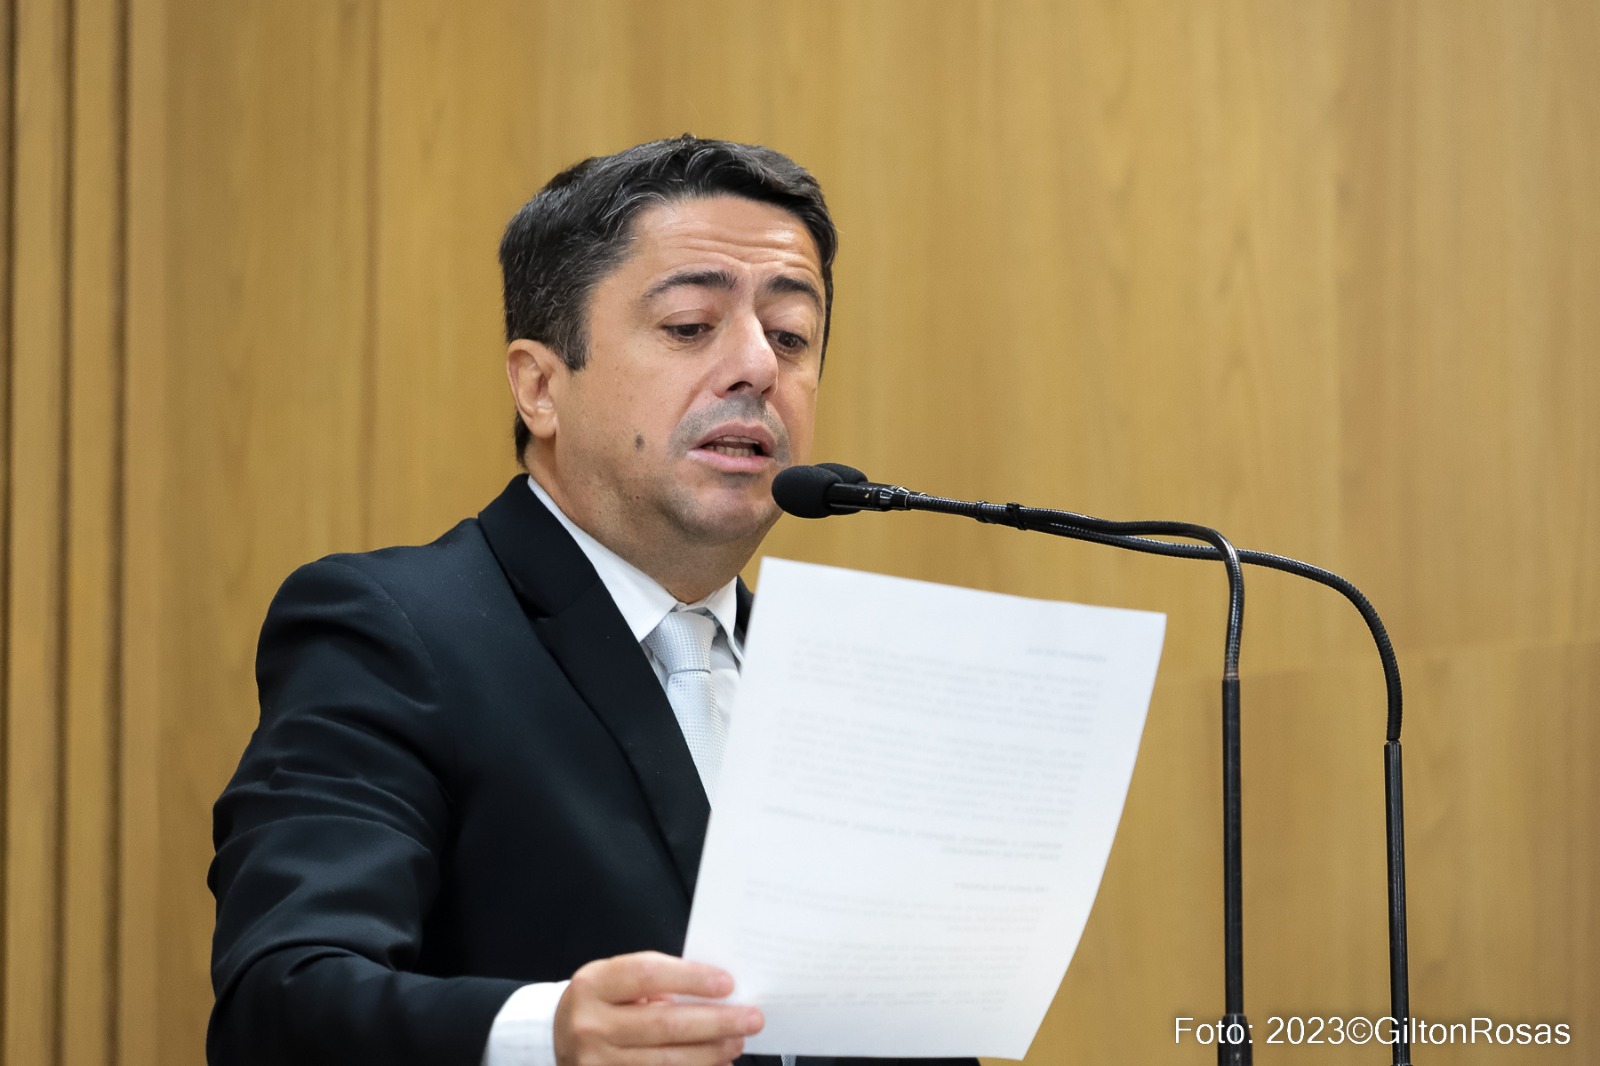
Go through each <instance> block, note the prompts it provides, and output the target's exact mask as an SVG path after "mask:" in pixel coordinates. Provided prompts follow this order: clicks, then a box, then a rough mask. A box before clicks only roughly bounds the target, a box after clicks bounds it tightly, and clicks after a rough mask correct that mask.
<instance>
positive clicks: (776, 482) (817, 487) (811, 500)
mask: <svg viewBox="0 0 1600 1066" xmlns="http://www.w3.org/2000/svg"><path fill="white" fill-rule="evenodd" d="M829 465H832V464H829ZM845 469H846V470H849V469H850V468H849V467H845ZM854 473H857V474H859V473H861V471H859V470H857V471H854ZM843 480H844V478H842V477H840V476H839V474H838V473H837V472H835V471H833V470H828V469H826V468H825V467H821V466H791V467H789V468H788V469H787V470H780V471H778V476H777V477H775V478H773V479H772V498H773V499H774V500H776V501H777V503H778V506H779V507H781V508H783V509H784V510H785V511H786V512H788V513H789V514H792V515H794V516H795V517H796V518H827V517H828V516H829V515H831V514H836V513H837V512H836V511H834V509H833V508H832V507H831V506H829V504H828V488H829V486H831V485H837V484H839V482H841V481H843ZM863 480H865V476H864V475H863Z"/></svg>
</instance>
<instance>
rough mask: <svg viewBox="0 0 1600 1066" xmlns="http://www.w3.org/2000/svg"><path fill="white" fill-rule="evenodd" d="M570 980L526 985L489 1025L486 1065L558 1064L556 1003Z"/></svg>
mask: <svg viewBox="0 0 1600 1066" xmlns="http://www.w3.org/2000/svg"><path fill="white" fill-rule="evenodd" d="M566 990H567V982H566V981H549V982H545V983H541V984H533V985H523V986H522V987H521V988H519V989H517V990H516V991H515V992H513V993H511V998H510V999H508V1000H506V1001H505V1004H504V1006H502V1007H501V1008H500V1013H499V1014H496V1015H495V1016H494V1024H493V1025H491V1026H490V1027H489V1043H488V1045H487V1046H485V1047H484V1049H483V1066H556V1041H555V1022H556V1004H557V1003H559V1002H561V994H562V993H563V992H565V991H566Z"/></svg>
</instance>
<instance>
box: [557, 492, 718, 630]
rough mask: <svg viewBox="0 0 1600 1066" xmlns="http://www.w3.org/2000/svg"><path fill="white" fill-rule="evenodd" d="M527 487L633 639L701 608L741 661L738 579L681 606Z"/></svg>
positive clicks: (651, 579) (646, 575) (641, 572)
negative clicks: (679, 612) (675, 613)
mask: <svg viewBox="0 0 1600 1066" xmlns="http://www.w3.org/2000/svg"><path fill="white" fill-rule="evenodd" d="M528 488H530V489H532V490H533V494H534V495H535V496H537V497H538V498H539V502H540V503H542V504H544V505H545V506H546V507H548V508H549V509H550V513H551V514H553V515H555V516H556V521H558V522H560V523H561V525H562V528H564V529H565V530H566V531H567V532H568V533H570V534H571V535H572V539H573V540H575V541H577V543H578V548H579V549H580V550H581V551H582V552H583V554H584V555H585V556H586V557H587V558H588V560H589V564H590V565H591V566H593V567H594V570H595V573H597V574H599V575H600V582H601V584H603V585H605V587H606V591H607V592H609V593H610V594H611V599H612V600H613V601H615V602H616V605H617V610H619V611H621V612H622V620H623V621H624V622H626V623H627V624H628V629H629V631H630V632H632V633H633V639H634V640H637V641H639V642H640V643H641V644H642V643H643V642H644V638H645V637H648V636H649V635H650V634H651V632H653V631H654V630H655V628H656V626H657V625H659V624H660V622H661V619H663V618H665V617H666V616H667V614H668V613H670V612H671V611H672V610H673V609H674V608H676V607H680V606H683V607H691V608H704V609H705V610H706V611H707V612H708V613H709V614H710V615H711V617H713V618H715V619H716V620H717V625H719V626H721V627H722V632H723V634H724V635H725V636H726V638H727V641H728V647H729V648H730V649H732V651H733V655H734V658H735V660H742V659H743V656H744V651H743V649H742V648H740V647H739V641H738V639H737V638H736V637H735V636H734V633H735V629H734V626H735V624H736V623H737V621H738V617H739V594H738V578H735V579H734V580H732V581H730V582H728V583H727V584H726V585H723V586H722V587H721V588H719V589H717V590H716V591H715V592H713V593H712V594H711V595H709V596H707V597H706V598H705V599H703V600H701V601H700V602H698V603H690V604H682V603H680V602H679V601H678V598H677V597H676V596H674V595H673V594H672V593H670V592H668V591H667V590H666V589H665V588H662V586H661V583H660V582H658V581H657V580H656V579H655V578H653V577H651V576H650V575H649V574H647V573H645V572H644V571H643V570H640V569H639V568H638V567H637V566H634V565H633V564H632V563H630V562H628V560H626V559H624V558H623V557H622V556H620V555H618V554H617V553H616V552H614V551H612V550H611V549H610V548H608V547H606V546H605V545H604V544H601V543H600V542H599V541H598V540H596V539H595V538H594V537H593V536H591V535H590V534H589V533H588V531H586V530H584V529H583V528H582V527H581V526H579V525H578V524H577V523H576V522H574V521H573V520H572V519H570V518H568V517H567V516H566V513H565V512H563V511H562V510H561V508H559V507H557V506H556V502H555V501H554V500H552V499H551V498H550V494H549V493H548V492H546V491H545V489H544V486H543V485H541V484H539V483H538V482H537V481H535V480H534V479H533V476H532V475H529V477H528Z"/></svg>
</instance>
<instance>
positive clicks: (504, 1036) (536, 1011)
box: [483, 477, 743, 1066]
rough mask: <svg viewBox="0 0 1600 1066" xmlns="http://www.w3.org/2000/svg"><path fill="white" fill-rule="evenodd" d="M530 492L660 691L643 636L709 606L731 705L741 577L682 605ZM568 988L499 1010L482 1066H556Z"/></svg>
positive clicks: (717, 663)
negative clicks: (569, 542)
mask: <svg viewBox="0 0 1600 1066" xmlns="http://www.w3.org/2000/svg"><path fill="white" fill-rule="evenodd" d="M528 488H530V489H532V490H533V494H534V495H535V496H537V497H539V502H540V503H542V504H544V505H545V506H546V507H547V508H549V509H550V513H551V514H553V515H555V516H556V519H557V521H559V522H560V523H561V525H562V527H563V528H565V529H566V531H567V532H568V533H570V534H571V535H572V539H573V540H575V541H577V542H578V547H579V548H580V549H581V550H582V551H583V554H584V555H585V556H586V557H587V558H588V560H589V563H590V565H592V566H593V567H594V569H595V573H597V574H599V575H600V581H601V582H602V583H603V584H604V585H605V587H606V591H607V592H609V593H610V594H611V598H612V600H614V601H615V602H616V605H617V609H618V610H619V611H621V612H622V619H623V621H624V622H626V623H627V625H628V629H629V631H630V632H632V633H633V639H634V640H636V641H638V642H639V646H640V647H641V648H643V649H644V653H645V657H646V658H647V659H649V660H650V665H651V666H652V667H653V668H654V669H655V672H656V680H658V681H660V682H661V683H662V685H663V686H665V684H666V680H667V671H666V668H665V667H664V666H662V665H661V663H659V662H657V661H656V657H655V656H654V655H653V654H651V652H650V650H649V648H646V647H645V646H644V639H645V638H646V637H648V636H649V635H650V634H651V632H652V631H654V630H655V628H656V626H657V625H658V624H659V623H660V622H661V619H663V618H665V617H666V616H667V614H668V613H670V612H671V611H672V610H673V609H674V608H676V607H679V606H688V607H700V608H704V609H705V610H706V611H707V612H709V613H710V615H711V617H713V618H715V619H716V620H717V626H718V632H717V637H716V640H715V641H714V642H713V643H712V645H711V684H712V686H713V687H714V688H715V690H716V693H717V705H718V706H719V707H723V708H727V707H732V706H733V694H734V690H735V689H737V688H738V685H739V663H740V660H741V657H742V655H743V649H742V648H740V647H739V641H738V638H737V637H736V636H735V635H734V634H735V629H734V626H735V623H736V622H737V620H738V613H739V596H738V591H737V585H738V581H737V579H735V580H733V581H730V582H728V583H727V584H726V585H724V586H722V587H721V588H720V589H718V590H717V591H715V592H713V593H712V594H711V595H709V596H707V597H706V598H705V599H704V600H701V601H700V602H699V603H693V604H680V603H679V601H678V599H677V597H675V596H673V595H672V593H670V592H668V591H667V590H666V589H664V588H662V587H661V584H660V583H659V582H657V581H656V580H655V579H654V578H652V577H651V576H650V575H649V574H646V573H645V572H644V571H643V570H640V569H639V568H638V567H637V566H634V565H633V564H632V563H630V562H628V561H627V560H626V559H624V558H622V556H620V555H618V554H617V553H616V552H614V551H612V550H611V549H610V548H607V547H606V546H605V545H604V544H601V543H600V542H599V541H598V540H595V539H594V537H592V536H590V535H589V534H588V533H587V532H585V531H584V530H583V529H580V528H579V527H578V526H577V525H576V524H574V523H573V521H572V519H570V518H568V517H567V516H566V515H565V514H563V513H562V512H561V508H559V507H557V506H556V504H555V501H554V500H552V499H551V498H550V494H549V493H547V492H545V490H544V486H542V485H540V484H539V483H538V482H537V481H535V480H534V479H533V478H532V477H530V478H528ZM566 990H567V982H566V981H549V982H541V983H538V984H529V985H523V986H522V987H521V988H519V989H517V990H516V991H515V992H513V993H512V994H511V998H510V999H508V1000H506V1002H505V1005H504V1006H502V1007H501V1008H500V1013H499V1014H496V1015H495V1017H494V1024H493V1025H492V1026H491V1027H490V1029H489V1043H488V1045H487V1046H486V1047H485V1048H484V1052H483V1066H556V1049H555V1036H554V1025H555V1017H556V1004H557V1003H558V1002H560V1000H561V994H562V993H563V992H565V991H566Z"/></svg>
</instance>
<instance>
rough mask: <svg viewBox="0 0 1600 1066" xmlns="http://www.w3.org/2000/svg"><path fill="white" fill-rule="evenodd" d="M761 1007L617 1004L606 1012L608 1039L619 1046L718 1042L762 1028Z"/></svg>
mask: <svg viewBox="0 0 1600 1066" xmlns="http://www.w3.org/2000/svg"><path fill="white" fill-rule="evenodd" d="M763 1022H764V1019H763V1018H762V1016H761V1011H760V1009H759V1008H757V1007H746V1006H736V1005H733V1004H717V1003H646V1004H635V1005H629V1006H626V1007H613V1008H611V1009H610V1010H609V1011H608V1012H607V1015H606V1018H605V1021H604V1023H603V1024H604V1025H605V1027H606V1039H607V1042H609V1043H611V1044H614V1045H616V1046H618V1047H669V1046H676V1045H684V1044H715V1043H721V1042H723V1041H727V1040H733V1039H742V1038H744V1037H747V1036H752V1035H754V1034H756V1033H759V1032H760V1031H761V1026H762V1024H763Z"/></svg>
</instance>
